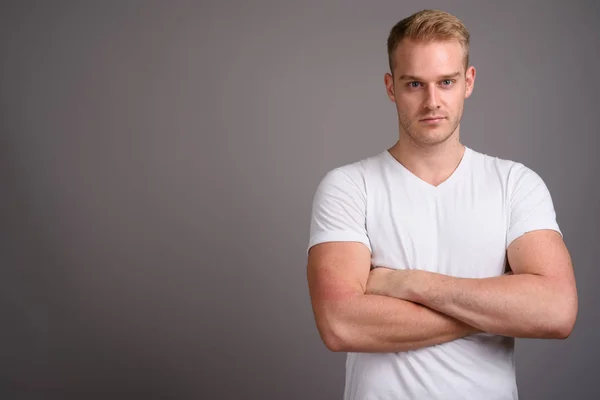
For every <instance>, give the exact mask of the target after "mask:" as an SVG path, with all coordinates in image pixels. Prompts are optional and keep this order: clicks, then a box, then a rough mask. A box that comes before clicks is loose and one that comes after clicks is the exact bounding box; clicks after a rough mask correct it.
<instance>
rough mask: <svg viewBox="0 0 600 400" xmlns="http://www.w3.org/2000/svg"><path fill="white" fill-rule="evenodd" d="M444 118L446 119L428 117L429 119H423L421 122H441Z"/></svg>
mask: <svg viewBox="0 0 600 400" xmlns="http://www.w3.org/2000/svg"><path fill="white" fill-rule="evenodd" d="M444 118H446V117H427V118H423V119H422V120H421V121H439V120H442V119H444Z"/></svg>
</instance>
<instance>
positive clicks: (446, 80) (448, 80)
mask: <svg viewBox="0 0 600 400" xmlns="http://www.w3.org/2000/svg"><path fill="white" fill-rule="evenodd" d="M442 82H443V83H444V85H446V86H448V85H452V80H450V79H445V80H443V81H442Z"/></svg>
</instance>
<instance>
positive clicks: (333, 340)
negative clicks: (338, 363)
mask: <svg viewBox="0 0 600 400" xmlns="http://www.w3.org/2000/svg"><path fill="white" fill-rule="evenodd" d="M321 339H322V340H323V343H324V344H325V347H327V349H328V350H329V351H332V352H334V353H340V352H347V351H351V350H350V346H349V340H348V335H347V332H346V328H345V327H344V326H342V325H341V324H334V325H330V326H329V328H328V329H325V330H324V331H323V332H322V333H321Z"/></svg>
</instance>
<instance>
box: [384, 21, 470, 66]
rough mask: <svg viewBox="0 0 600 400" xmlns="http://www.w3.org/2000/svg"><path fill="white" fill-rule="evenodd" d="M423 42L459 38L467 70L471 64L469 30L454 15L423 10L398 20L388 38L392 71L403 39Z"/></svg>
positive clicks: (389, 60)
mask: <svg viewBox="0 0 600 400" xmlns="http://www.w3.org/2000/svg"><path fill="white" fill-rule="evenodd" d="M405 38H407V39H413V40H417V41H423V42H432V41H437V40H441V41H443V40H453V39H455V40H458V41H459V42H460V44H461V45H462V47H463V49H464V51H465V70H466V69H467V67H468V66H469V41H470V35H469V31H467V28H466V27H465V25H464V24H463V23H462V22H461V21H460V20H459V19H458V18H456V17H455V16H454V15H452V14H450V13H447V12H445V11H440V10H422V11H419V12H417V13H414V14H413V15H411V16H409V17H406V18H404V19H403V20H401V21H400V22H398V23H397V24H396V25H394V27H393V28H392V30H391V31H390V35H389V36H388V40H387V51H388V62H389V66H390V72H391V73H392V75H393V73H394V53H395V51H396V48H397V47H398V45H399V44H400V42H401V41H402V39H405Z"/></svg>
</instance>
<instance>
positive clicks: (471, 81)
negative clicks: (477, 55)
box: [465, 66, 476, 99]
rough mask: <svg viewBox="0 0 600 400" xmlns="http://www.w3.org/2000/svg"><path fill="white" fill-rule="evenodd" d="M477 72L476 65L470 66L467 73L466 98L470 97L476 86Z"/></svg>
mask: <svg viewBox="0 0 600 400" xmlns="http://www.w3.org/2000/svg"><path fill="white" fill-rule="evenodd" d="M475 72H476V71H475V67H473V66H470V67H469V68H467V72H466V73H465V83H466V87H465V99H468V98H469V97H470V96H471V94H472V93H473V87H474V86H475Z"/></svg>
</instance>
